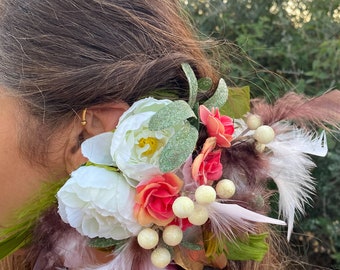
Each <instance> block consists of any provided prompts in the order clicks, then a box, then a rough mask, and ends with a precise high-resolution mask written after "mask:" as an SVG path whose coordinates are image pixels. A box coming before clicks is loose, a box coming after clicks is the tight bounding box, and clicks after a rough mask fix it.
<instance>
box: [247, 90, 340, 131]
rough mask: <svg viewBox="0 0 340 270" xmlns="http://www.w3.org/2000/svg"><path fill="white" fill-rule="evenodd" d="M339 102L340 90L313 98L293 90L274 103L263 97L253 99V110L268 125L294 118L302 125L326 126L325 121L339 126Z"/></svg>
mask: <svg viewBox="0 0 340 270" xmlns="http://www.w3.org/2000/svg"><path fill="white" fill-rule="evenodd" d="M339 104H340V91H339V90H333V91H330V92H327V93H325V94H324V95H322V96H319V97H315V98H311V99H309V98H307V97H305V96H302V95H298V94H296V93H292V92H291V93H288V94H286V95H285V96H283V97H282V98H280V99H278V100H277V101H276V102H275V103H274V105H270V104H267V103H266V102H265V101H264V100H261V99H254V100H252V106H253V108H252V112H253V113H255V114H258V115H260V116H261V118H262V120H263V122H264V124H266V125H271V124H273V123H275V122H278V121H281V120H293V121H295V122H297V123H298V124H300V125H305V122H312V123H314V124H316V125H318V126H321V127H324V123H325V124H330V125H332V126H335V127H337V128H339V123H340V106H339Z"/></svg>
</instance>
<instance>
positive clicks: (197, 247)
mask: <svg viewBox="0 0 340 270" xmlns="http://www.w3.org/2000/svg"><path fill="white" fill-rule="evenodd" d="M181 246H183V247H185V248H187V249H191V250H203V247H202V246H201V245H199V244H195V243H191V242H188V241H182V242H181Z"/></svg>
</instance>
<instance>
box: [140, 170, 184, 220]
mask: <svg viewBox="0 0 340 270" xmlns="http://www.w3.org/2000/svg"><path fill="white" fill-rule="evenodd" d="M182 186H183V181H182V180H181V179H180V178H178V176H177V175H175V174H173V173H166V174H163V175H157V176H155V177H153V178H151V179H150V180H149V181H147V182H142V183H140V184H139V185H138V186H137V188H136V198H135V201H136V203H135V207H134V215H135V218H136V219H137V221H138V223H139V224H141V225H142V226H147V225H150V224H152V223H153V224H156V225H159V226H165V225H167V224H169V223H170V222H171V221H172V220H173V219H174V218H175V215H174V213H173V211H172V204H173V202H174V201H175V199H176V198H177V197H178V196H179V192H180V191H181V188H182Z"/></svg>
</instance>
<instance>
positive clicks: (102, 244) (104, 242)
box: [88, 237, 127, 248]
mask: <svg viewBox="0 0 340 270" xmlns="http://www.w3.org/2000/svg"><path fill="white" fill-rule="evenodd" d="M126 242H127V240H126V239H124V240H114V239H111V238H102V237H96V238H91V239H90V240H89V243H88V245H89V246H90V247H94V248H109V247H115V248H119V247H121V246H123V245H125V244H126Z"/></svg>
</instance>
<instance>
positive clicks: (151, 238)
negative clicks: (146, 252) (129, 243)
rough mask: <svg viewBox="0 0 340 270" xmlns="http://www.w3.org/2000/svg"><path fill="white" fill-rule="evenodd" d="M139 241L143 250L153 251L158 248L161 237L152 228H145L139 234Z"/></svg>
mask: <svg viewBox="0 0 340 270" xmlns="http://www.w3.org/2000/svg"><path fill="white" fill-rule="evenodd" d="M137 241H138V244H139V245H140V246H141V247H142V248H144V249H152V248H154V247H155V246H157V244H158V241H159V236H158V233H157V232H156V231H155V230H153V229H151V228H145V229H143V230H141V231H140V232H139V233H138V236H137Z"/></svg>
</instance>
